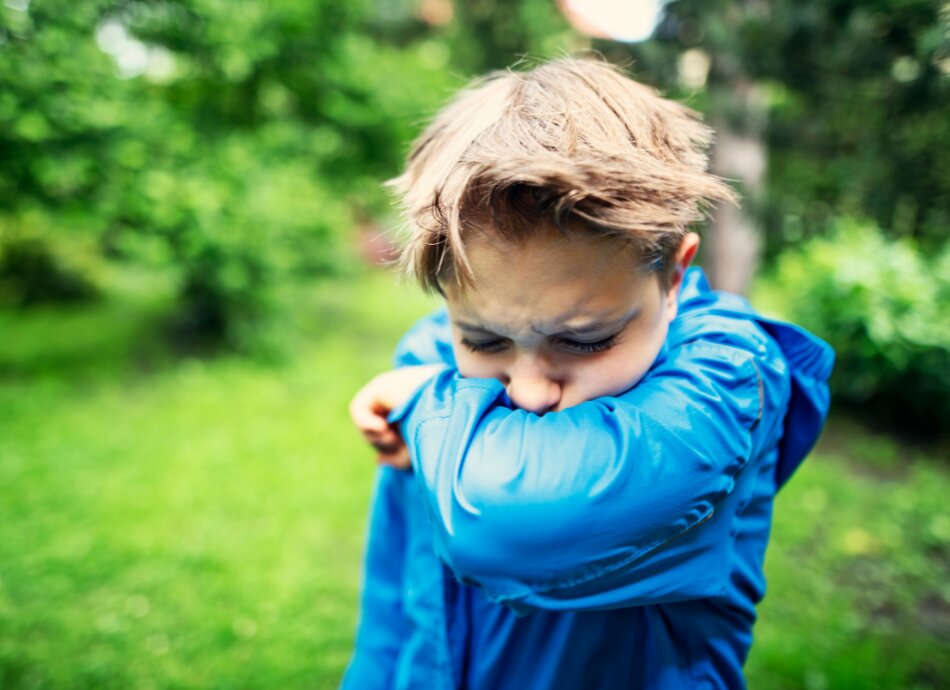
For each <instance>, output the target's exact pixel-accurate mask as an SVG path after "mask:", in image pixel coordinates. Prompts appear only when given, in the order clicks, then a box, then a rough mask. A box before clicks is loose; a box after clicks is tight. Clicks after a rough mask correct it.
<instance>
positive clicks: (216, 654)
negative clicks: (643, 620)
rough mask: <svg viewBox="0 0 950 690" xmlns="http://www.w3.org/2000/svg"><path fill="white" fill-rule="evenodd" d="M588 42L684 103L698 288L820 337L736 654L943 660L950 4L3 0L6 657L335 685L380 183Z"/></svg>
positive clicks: (401, 321) (157, 679)
mask: <svg viewBox="0 0 950 690" xmlns="http://www.w3.org/2000/svg"><path fill="white" fill-rule="evenodd" d="M583 50H595V51H599V52H600V53H601V54H603V55H604V56H605V57H606V58H607V59H609V60H610V61H612V62H616V63H619V64H622V65H625V66H627V67H628V68H629V70H630V71H631V72H632V73H633V74H634V75H635V76H636V77H637V78H638V79H640V80H641V81H644V82H647V83H650V84H654V85H656V86H657V87H659V88H661V89H662V90H663V91H664V92H665V93H667V94H668V95H670V96H673V97H676V98H679V99H682V100H684V101H685V102H687V103H688V104H690V105H691V106H692V107H693V108H695V109H697V110H699V111H701V112H703V113H704V114H705V117H706V119H707V121H709V122H710V123H711V124H712V125H713V126H714V127H715V128H716V129H717V130H718V132H719V137H718V140H717V143H716V146H715V149H714V151H713V164H714V166H715V169H716V170H717V171H718V172H719V173H720V174H722V175H724V176H726V177H728V178H730V179H732V180H734V181H735V185H736V187H737V188H738V189H739V190H740V191H741V192H742V194H743V197H744V204H743V207H742V210H741V211H736V210H733V209H720V210H717V211H716V212H715V213H714V214H713V216H712V218H711V219H710V222H709V223H708V224H707V226H706V227H705V228H703V229H702V232H703V234H704V249H703V256H702V262H703V264H704V265H705V267H706V269H707V271H708V272H709V273H710V275H711V276H712V278H713V280H714V282H715V284H716V285H718V286H720V287H724V288H728V289H731V290H736V291H739V292H743V293H746V294H748V295H749V296H750V298H751V299H752V300H753V303H754V304H755V305H756V306H757V307H759V308H760V309H762V310H764V311H766V312H769V313H772V314H776V315H779V316H783V317H785V318H789V319H791V320H794V321H796V322H798V323H801V324H803V325H805V326H806V327H808V328H810V329H811V330H813V331H814V332H815V333H817V334H819V335H821V336H822V337H824V338H825V339H827V340H828V341H829V342H830V343H832V344H833V345H834V347H835V348H836V350H837V353H838V365H837V368H836V371H835V374H834V379H833V389H834V396H835V413H834V414H833V416H832V419H831V421H830V423H829V426H828V428H827V430H826V433H825V435H824V437H823V439H822V441H821V442H820V444H819V446H818V448H817V449H816V451H815V452H814V453H813V455H812V457H811V458H810V459H809V460H808V461H807V462H806V463H805V465H803V467H802V468H801V469H800V470H799V472H798V474H797V475H796V477H795V479H794V480H793V481H792V482H791V483H790V484H789V486H788V487H787V488H786V489H785V490H784V491H783V492H782V494H781V495H780V496H779V497H778V500H777V511H776V523H775V530H774V537H773V542H772V545H771V546H770V551H769V554H768V559H767V570H768V575H769V581H770V589H769V595H768V597H767V598H766V601H765V603H764V604H763V605H762V606H761V608H760V613H761V620H760V622H759V623H758V624H757V628H756V643H755V645H754V647H753V651H752V655H751V658H750V660H749V663H748V674H749V679H750V687H752V688H755V689H757V690H758V689H776V690H782V689H788V690H791V689H797V688H803V689H805V690H828V689H830V688H847V689H848V690H855V689H861V688H867V689H872V688H873V689H874V690H880V689H882V688H899V689H901V690H915V689H916V690H932V689H936V688H947V687H950V510H948V508H947V497H948V496H950V440H948V432H947V430H948V428H950V243H948V240H947V228H948V224H950V4H946V3H942V2H936V1H934V0H860V1H859V0H733V1H730V2H726V1H725V0H671V1H669V2H666V3H663V2H662V1H661V0H653V1H652V2H651V1H648V0H627V1H626V2H612V3H611V2H603V3H601V2H594V1H593V0H588V1H586V2H585V1H582V0H562V1H561V2H560V3H556V2H554V0H508V1H506V2H500V1H497V0H470V1H468V2H453V0H350V1H349V2H336V1H331V0H270V1H269V2H263V1H256V2H254V1H250V0H227V1H226V0H129V1H126V2H105V1H102V0H32V1H31V0H3V3H2V6H0V688H3V689H4V690H6V689H14V688H16V689H20V688H56V689H61V688H123V689H126V688H182V689H185V688H195V689H199V688H201V689H207V688H275V687H280V688H333V687H335V686H336V683H337V682H338V680H339V678H340V675H341V674H342V671H343V669H344V666H345V664H346V661H347V659H348V655H349V652H350V648H351V645H352V640H353V634H354V629H355V625H356V617H357V602H358V592H359V584H360V583H359V578H360V559H361V555H362V548H363V546H362V544H363V533H364V528H365V524H366V512H367V508H368V505H369V501H370V491H371V485H372V477H373V473H374V464H373V453H372V452H370V450H369V449H368V448H365V447H364V446H363V444H362V442H361V441H360V439H359V438H358V436H357V434H356V432H355V431H354V430H353V429H351V428H350V424H349V422H348V418H347V414H346V403H347V402H348V400H349V398H350V396H351V395H352V393H353V392H354V391H355V390H356V389H357V388H358V387H359V385H361V384H362V383H363V382H365V380H366V379H368V377H369V376H371V375H372V374H374V373H376V372H378V371H380V370H382V369H384V368H386V367H387V364H388V361H389V356H390V353H391V351H392V348H393V346H394V344H395V342H396V340H397V339H398V337H399V335H400V334H401V332H402V331H404V330H405V329H406V328H407V327H408V326H409V325H410V324H411V323H412V322H413V320H414V319H415V318H417V317H418V316H419V315H421V314H423V313H425V312H426V311H427V310H429V309H431V308H433V306H434V305H435V303H434V302H433V301H432V300H431V299H429V298H426V297H424V296H422V295H421V294H420V293H419V292H418V290H417V289H416V288H415V287H414V286H412V285H397V283H396V280H395V276H394V275H393V273H392V271H391V269H386V268H383V267H381V264H384V263H385V261H386V260H387V259H389V258H391V256H392V244H391V239H389V237H390V235H388V234H387V233H388V231H390V230H392V229H393V228H395V227H396V226H398V219H396V218H395V217H394V214H393V210H392V206H391V203H390V200H389V199H388V198H387V196H386V195H385V193H384V192H383V191H382V190H381V188H380V183H381V182H382V181H383V180H385V179H386V178H388V177H390V176H393V175H395V174H397V173H398V171H399V169H400V165H401V161H402V158H403V156H404V155H405V153H406V150H407V146H408V144H409V142H410V141H411V139H412V137H413V136H414V135H415V134H417V133H418V132H419V130H420V128H421V127H422V125H423V124H424V122H425V121H426V118H427V117H429V116H431V115H432V113H433V112H434V111H435V110H436V109H437V108H438V107H439V105H440V104H442V103H443V102H444V101H445V100H446V99H447V98H448V97H449V96H450V94H451V93H452V92H453V90H455V89H456V88H458V87H459V86H461V85H462V84H464V83H465V82H466V81H467V79H469V78H470V77H471V76H473V75H476V74H479V73H482V72H484V71H486V70H490V69H496V68H504V67H507V66H509V65H512V64H515V63H518V62H522V63H527V64H530V63H531V62H532V61H536V60H538V59H543V58H547V57H553V56H559V55H564V54H567V53H574V52H577V51H583Z"/></svg>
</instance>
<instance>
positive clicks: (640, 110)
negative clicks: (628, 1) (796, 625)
mask: <svg viewBox="0 0 950 690" xmlns="http://www.w3.org/2000/svg"><path fill="white" fill-rule="evenodd" d="M709 140H710V132H709V130H708V129H707V128H705V127H704V126H703V125H702V124H701V123H699V121H698V120H697V119H696V117H695V116H694V114H693V113H691V112H690V111H688V110H687V109H685V108H684V107H682V106H680V105H678V104H675V103H672V102H670V101H667V100H664V99H662V98H660V97H659V96H658V95H657V94H656V93H654V92H653V91H652V90H650V89H648V88H646V87H644V86H642V85H640V84H637V83H635V82H633V81H631V80H629V79H627V78H625V77H624V76H622V75H621V74H620V73H619V72H617V71H616V70H614V69H613V68H611V67H609V66H608V65H605V64H603V63H600V62H594V61H587V60H576V59H565V60H559V61H556V62H552V63H549V64H546V65H542V66H539V67H537V68H535V69H532V70H530V71H528V72H524V73H514V72H505V73H499V74H495V75H491V76H489V77H488V78H486V79H484V80H482V81H479V82H476V83H475V84H474V85H473V86H472V87H471V88H469V89H468V90H466V91H465V92H463V93H462V94H461V95H459V96H458V97H457V98H456V100H455V101H454V102H453V103H451V104H450V105H449V106H448V107H446V108H445V109H444V110H443V111H442V112H441V113H440V114H439V115H438V116H437V117H436V118H435V120H434V121H433V123H432V124H431V125H430V126H429V128H428V129H427V130H426V131H425V133H424V134H423V135H422V136H421V137H420V139H419V140H418V141H417V142H416V144H415V147H414V148H413V151H412V153H411V154H410V157H409V163H408V167H407V170H406V172H405V174H404V175H403V176H402V177H400V178H399V179H398V180H396V188H397V190H398V191H399V192H400V193H401V194H402V195H403V199H404V202H405V208H406V212H407V216H408V219H409V225H410V231H411V232H410V238H409V241H408V244H407V245H406V247H405V250H404V262H405V265H406V266H407V267H408V270H409V272H410V274H412V275H414V276H416V277H417V278H418V279H419V280H420V281H421V282H422V284H423V285H424V286H425V287H426V288H429V289H434V290H437V291H439V292H440V293H441V294H442V295H443V296H444V297H445V300H446V305H447V311H446V310H442V311H440V312H437V313H436V314H434V315H432V316H430V317H428V318H426V319H423V321H422V322H420V323H419V324H418V325H417V326H415V327H414V328H413V329H412V330H411V331H410V332H409V333H408V334H407V335H406V337H405V338H404V339H403V341H402V343H401V344H400V346H399V349H398V352H397V356H396V364H397V366H398V368H397V369H395V370H394V371H392V372H387V373H385V374H382V375H380V376H378V377H376V378H375V379H373V380H372V381H371V382H370V383H369V384H367V386H366V387H364V388H363V389H362V390H361V391H360V392H359V393H358V394H357V396H356V397H355V398H354V400H353V403H352V405H351V414H352V416H353V419H354V422H355V423H356V425H357V426H358V427H359V428H360V430H361V431H362V432H363V433H364V434H365V436H366V438H367V439H368V440H369V441H370V442H371V443H372V444H373V445H374V446H376V447H377V448H378V449H379V450H380V452H381V458H380V459H381V461H382V462H383V463H384V465H385V466H383V467H382V468H381V470H380V472H379V479H378V484H377V490H376V498H375V506H374V509H373V516H372V520H371V525H370V534H369V544H368V550H367V561H366V577H365V583H364V595H363V604H362V620H361V624H360V629H359V633H358V636H357V642H356V649H355V652H354V656H353V659H352V661H351V663H350V666H349V668H348V670H347V674H346V676H345V678H344V681H343V687H344V688H346V689H347V690H368V689H372V688H387V689H388V688H420V689H429V688H470V689H473V690H475V689H485V690H504V689H506V688H512V689H516V690H551V689H564V690H573V689H577V690H580V689H583V690H590V689H604V690H613V689H616V688H625V689H626V688H650V689H656V688H663V689H666V688H671V689H673V688H676V689H678V688H741V687H744V680H743V675H742V665H743V662H744V661H745V658H746V655H747V653H748V650H749V646H750V644H751V633H752V625H753V622H754V620H755V608H754V607H755V604H756V603H757V602H758V601H759V600H760V599H761V598H762V596H763V593H764V584H765V583H764V579H763V575H762V562H763V558H764V554H765V547H766V543H767V541H768V535H769V527H770V523H771V511H772V499H773V496H774V494H775V492H776V490H777V489H778V488H779V487H780V486H781V484H783V483H784V481H785V480H786V479H787V478H788V477H789V476H790V474H791V472H792V471H793V470H794V469H795V467H796V466H797V465H798V464H799V463H800V462H801V460H802V459H803V458H804V456H805V455H806V454H807V452H808V451H809V450H810V448H811V446H812V445H813V443H814V441H815V439H816V438H817V436H818V433H819V432H820V429H821V426H822V424H823V422H824V417H825V414H826V411H827V404H828V391H827V386H826V380H827V377H828V375H829V374H830V370H831V366H832V360H833V355H832V353H831V351H830V350H829V348H828V347H827V346H826V345H825V344H823V343H822V342H821V341H819V340H817V339H815V338H813V337H812V336H810V335H809V334H807V333H805V332H804V331H802V330H800V329H797V328H796V327H794V326H790V325H787V324H781V323H777V322H774V321H769V320H766V319H763V318H761V317H759V316H757V315H755V314H754V313H753V312H752V311H751V309H750V308H749V306H748V305H747V303H746V302H745V301H744V300H742V299H740V298H738V297H735V296H731V295H726V294H720V293H716V292H713V291H711V290H710V289H709V287H708V285H707V284H706V282H705V279H704V278H703V276H702V273H701V272H700V271H699V270H698V269H690V268H689V265H690V262H691V261H692V259H693V257H694V255H695V252H696V248H697V245H698V239H697V237H696V235H694V234H692V233H690V232H688V226H689V224H690V223H692V222H694V221H695V220H697V219H698V218H699V217H700V216H701V214H702V209H703V206H704V204H706V203H708V202H710V201H714V200H730V199H731V197H732V195H731V192H730V191H729V189H728V188H727V187H726V186H725V185H724V184H723V183H722V182H721V181H720V180H719V179H718V178H716V177H715V176H713V175H710V174H709V173H707V172H706V170H705V167H706V155H705V147H706V146H707V145H708V143H709ZM410 458H411V468H410V467H409V461H410ZM403 468H406V469H409V470H410V471H406V469H403Z"/></svg>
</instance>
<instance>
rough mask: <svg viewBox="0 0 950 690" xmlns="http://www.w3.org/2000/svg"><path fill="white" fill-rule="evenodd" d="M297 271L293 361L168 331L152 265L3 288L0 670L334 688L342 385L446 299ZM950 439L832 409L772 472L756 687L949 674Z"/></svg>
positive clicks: (938, 680) (353, 596) (364, 477)
mask: <svg viewBox="0 0 950 690" xmlns="http://www.w3.org/2000/svg"><path fill="white" fill-rule="evenodd" d="M391 282H392V281H391V278H390V276H388V275H387V274H382V273H378V274H371V275H366V276H365V277H363V278H362V279H360V280H354V281H350V282H343V283H340V282H337V283H329V282H328V283H324V284H320V285H316V286H314V287H313V288H312V289H311V290H309V291H308V292H307V293H306V294H304V295H302V296H301V298H300V300H299V303H298V308H297V310H296V312H295V319H294V321H295V326H294V332H295V333H296V335H295V336H294V342H295V343H296V344H295V345H294V346H293V348H292V350H291V351H292V356H290V357H288V358H287V359H285V360H283V361H280V362H259V361H254V360H247V359H239V358H234V357H217V358H197V357H188V356H182V355H174V356H173V355H172V354H170V353H169V352H168V351H167V350H166V349H164V348H163V347H162V346H161V345H160V343H161V340H160V337H159V334H158V333H157V331H156V324H157V323H159V322H160V318H161V316H162V314H163V313H164V310H165V309H166V302H165V301H164V300H163V298H162V297H161V295H162V292H161V291H160V290H159V291H157V292H155V293H154V294H157V295H158V296H157V297H156V296H153V291H151V290H150V289H149V285H148V284H147V283H146V284H144V285H142V286H140V289H138V290H134V289H133V290H128V289H127V290H125V291H124V292H123V294H124V295H125V297H123V298H122V299H119V298H112V299H109V300H107V301H106V302H104V303H101V304H97V305H93V306H91V307H83V308H74V309H70V310H62V309H50V310H45V311H40V312H33V313H29V314H26V313H11V312H2V313H0V688H2V689H3V690H8V689H20V688H55V689H57V690H59V689H66V688H76V689H78V688H97V689H98V688H122V689H137V688H181V689H185V688H189V689H191V688H193V689H202V690H205V689H209V688H222V689H224V688H242V689H243V688H248V689H250V688H281V689H282V690H283V689H288V690H290V689H292V688H311V689H312V688H333V687H335V686H336V684H337V682H338V681H339V678H340V675H341V673H342V671H343V668H344V666H345V664H346V661H347V658H348V655H349V651H350V646H351V644H352V639H353V632H354V628H355V622H356V615H357V601H358V592H359V577H360V557H361V551H362V542H363V533H364V528H365V521H366V511H367V506H368V504H369V500H370V490H371V484H372V477H373V472H374V467H373V462H372V453H371V452H370V451H369V450H368V449H367V448H365V447H364V446H363V444H362V442H361V441H360V439H359V437H358V436H357V434H356V433H355V431H354V430H353V429H351V428H350V425H349V422H348V419H347V414H346V403H347V401H348V399H349V397H350V396H351V395H352V393H353V392H354V390H355V389H356V388H357V387H358V386H359V384H360V383H361V382H363V381H364V380H365V379H366V378H367V377H368V376H370V375H371V374H372V373H374V372H376V371H378V370H380V369H382V368H384V367H385V366H386V365H387V362H388V358H389V353H390V352H391V349H392V346H393V345H394V343H395V341H396V340H397V339H398V337H399V334H400V333H401V331H402V330H403V329H405V328H406V326H407V325H408V324H410V323H411V322H412V320H413V319H414V318H415V317H416V316H418V315H419V314H421V313H423V312H424V311H425V310H426V309H428V308H430V306H431V302H429V301H427V300H425V299H423V298H422V297H420V296H419V295H418V294H417V293H416V292H415V291H414V290H413V289H412V288H410V287H405V288H402V287H396V288H394V287H391ZM941 456H945V449H944V450H941V449H940V448H937V447H908V446H907V445H906V444H903V443H900V442H898V441H896V440H894V439H893V438H890V437H886V436H880V435H877V434H874V433H872V432H870V431H868V430H866V429H864V428H862V427H859V426H857V425H855V424H854V423H853V422H850V421H848V420H845V419H835V420H833V423H832V424H831V426H830V428H829V430H828V432H827V433H826V434H825V437H824V439H823V441H822V443H821V444H820V446H819V448H818V450H817V451H816V452H815V453H814V454H813V456H812V457H811V458H810V459H809V460H808V461H807V463H806V464H805V465H804V466H803V467H802V468H801V470H800V471H799V472H798V474H797V475H796V476H795V478H794V480H793V481H792V482H791V484H790V485H789V486H788V488H787V489H786V490H785V491H783V492H782V494H781V495H780V496H779V499H778V503H777V513H776V515H777V517H776V523H775V530H774V538H773V542H772V545H771V547H770V551H769V554H768V562H767V568H768V574H769V580H770V587H769V594H768V597H767V598H766V601H765V603H764V604H763V606H762V607H761V609H760V613H761V616H760V622H759V624H758V626H757V629H756V643H755V646H754V648H753V652H752V656H751V659H750V661H749V664H748V671H749V677H750V687H751V688H753V689H754V690H758V689H762V690H770V689H774V690H786V689H788V690H791V689H793V688H804V689H806V690H825V689H829V688H842V689H847V690H860V689H864V688H867V689H868V690H871V689H874V690H880V689H881V688H900V689H901V690H913V689H915V688H916V689H919V690H924V689H935V688H941V687H947V681H946V680H945V679H948V678H950V660H948V659H950V655H948V654H947V649H948V645H950V511H948V509H947V504H946V497H947V496H948V495H950V476H948V468H950V465H948V463H947V458H946V457H941Z"/></svg>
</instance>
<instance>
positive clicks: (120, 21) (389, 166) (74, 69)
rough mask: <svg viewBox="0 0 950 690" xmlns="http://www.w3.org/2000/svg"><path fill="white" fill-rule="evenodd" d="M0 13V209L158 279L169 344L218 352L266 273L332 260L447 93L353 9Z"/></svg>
mask: <svg viewBox="0 0 950 690" xmlns="http://www.w3.org/2000/svg"><path fill="white" fill-rule="evenodd" d="M0 11H2V13H3V14H2V16H3V19H4V24H3V27H2V31H0V155H2V165H0V213H4V214H6V215H7V216H8V217H10V218H14V219H17V222H18V224H20V225H22V219H23V218H26V217H29V216H30V214H34V215H35V213H36V212H41V213H42V214H44V215H45V217H47V218H52V219H54V222H53V223H52V224H53V225H54V226H55V228H56V230H55V232H54V233H52V235H53V236H63V237H64V236H67V235H70V234H81V233H85V234H86V235H88V236H91V237H94V238H96V240H97V241H98V242H99V243H100V244H101V246H102V249H103V251H104V252H105V253H106V254H107V255H108V256H110V257H112V258H122V259H130V258H132V259H136V260H140V261H146V262H148V263H151V264H155V265H159V266H162V267H165V268H168V269H170V270H172V271H173V272H174V273H175V275H176V276H177V277H178V283H179V285H180V298H181V304H180V310H179V318H178V325H179V326H180V327H181V328H180V332H181V333H182V334H188V335H189V337H195V338H199V339H204V340H211V341H217V342H220V341H224V342H226V343H228V344H231V345H238V346H241V345H247V344H252V341H253V340H254V339H255V338H256V334H257V333H259V332H260V330H259V326H260V319H261V318H262V317H263V316H264V315H266V314H267V313H268V312H269V311H271V310H272V309H273V308H274V303H273V301H272V299H271V297H272V293H273V288H274V287H275V286H276V285H278V284H279V283H280V282H281V281H282V280H283V279H285V278H287V277H290V276H293V275H299V274H313V273H320V272H322V273H326V272H331V271H334V270H338V269H339V268H340V267H341V265H342V264H343V263H344V262H345V260H346V259H345V256H344V253H343V252H342V251H341V248H342V246H343V240H344V238H345V236H346V234H347V233H348V232H349V231H350V230H351V229H352V226H353V215H354V211H359V212H361V213H365V212H370V213H377V214H378V213H382V212H384V209H385V208H386V206H387V205H386V199H385V197H384V195H383V193H382V192H381V191H380V190H379V181H380V180H381V179H383V178H385V177H386V176H389V175H392V174H394V173H395V172H396V171H397V169H398V167H399V163H400V160H401V157H402V152H403V149H404V146H405V144H406V142H407V140H408V139H409V138H411V135H412V132H413V128H414V127H415V126H416V124H417V123H418V121H419V120H420V119H421V118H422V117H423V116H424V115H425V114H427V113H428V112H430V111H431V110H432V109H434V107H435V105H436V104H437V103H438V102H439V101H441V100H442V99H443V98H444V97H445V95H446V94H447V93H448V92H449V91H450V88H451V85H452V84H453V83H454V81H455V80H454V79H453V78H452V77H451V76H448V74H447V72H446V70H445V69H444V68H445V66H446V59H447V58H446V56H445V55H444V54H442V53H440V52H439V51H437V50H433V49H432V45H431V43H427V42H426V41H424V40H415V41H412V42H410V43H409V44H407V45H405V46H403V47H401V48H396V47H392V46H389V45H387V44H385V43H378V42H375V41H373V40H372V37H371V32H372V22H371V21H370V17H369V11H370V8H369V6H368V4H367V3H366V2H353V3H345V4H340V3H336V2H332V1H330V0H322V1H320V0H318V1H316V2H314V1H311V0H278V1H275V2H269V3H260V2H248V1H244V2H231V3H222V2H218V1H217V0H180V1H168V2H139V1H135V0H129V1H123V2H99V1H96V0H36V1H35V2H33V3H29V2H27V0H22V2H12V1H11V2H7V3H6V4H5V5H4V6H3V8H2V10H0ZM54 239H55V237H54ZM11 275H13V274H11Z"/></svg>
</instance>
